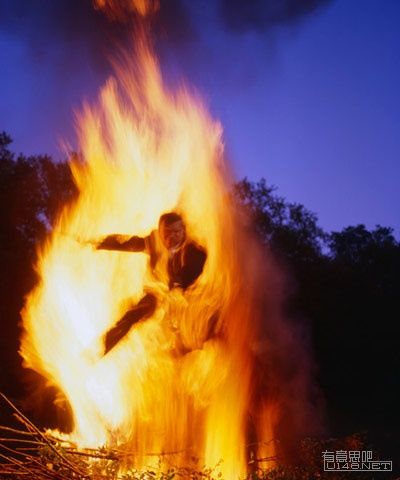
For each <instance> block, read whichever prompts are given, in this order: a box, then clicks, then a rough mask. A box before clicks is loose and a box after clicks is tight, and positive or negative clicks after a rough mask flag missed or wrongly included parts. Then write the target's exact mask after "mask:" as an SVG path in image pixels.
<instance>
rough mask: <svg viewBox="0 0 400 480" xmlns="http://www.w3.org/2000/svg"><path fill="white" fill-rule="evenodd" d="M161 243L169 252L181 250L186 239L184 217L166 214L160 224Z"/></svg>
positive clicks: (171, 213) (172, 213) (173, 213)
mask: <svg viewBox="0 0 400 480" xmlns="http://www.w3.org/2000/svg"><path fill="white" fill-rule="evenodd" d="M158 231H159V233H160V237H161V241H162V243H163V245H164V246H165V248H167V249H168V250H171V249H175V248H179V247H180V246H181V245H182V244H183V242H184V241H185V238H186V228H185V224H184V222H183V220H182V217H181V216H180V215H179V214H178V213H175V212H169V213H164V215H161V217H160V220H159V222H158Z"/></svg>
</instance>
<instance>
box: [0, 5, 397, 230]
mask: <svg viewBox="0 0 400 480" xmlns="http://www.w3.org/2000/svg"><path fill="white" fill-rule="evenodd" d="M164 1H165V4H166V5H167V7H165V10H164V11H163V12H162V13H163V15H164V17H163V18H164V20H163V22H164V23H163V22H160V23H161V29H160V30H161V31H163V32H164V34H163V36H162V37H159V38H160V39H159V48H160V52H161V57H162V64H163V69H164V71H165V74H166V76H167V78H168V79H169V81H170V82H171V83H173V82H174V81H179V80H180V79H182V78H184V79H185V80H186V81H187V82H188V83H190V84H191V85H192V86H193V87H194V88H196V89H197V90H198V91H200V93H201V95H202V97H203V98H204V100H205V102H206V104H208V106H209V108H210V109H211V111H212V112H213V115H214V116H215V117H217V118H219V119H220V120H221V122H222V124H223V126H224V129H225V142H226V148H227V152H228V154H229V158H230V160H231V161H232V163H233V166H234V169H235V172H236V176H237V178H242V177H244V176H247V177H249V178H250V179H251V180H258V179H260V178H261V177H265V178H266V179H267V181H268V183H269V184H274V185H276V187H277V193H278V194H280V195H281V196H283V197H285V198H286V199H287V200H290V201H297V202H300V203H303V204H304V205H305V206H306V207H307V208H308V209H310V210H312V211H314V212H315V213H317V214H318V216H319V220H320V224H321V226H322V227H324V228H325V229H327V230H338V229H341V228H343V227H344V226H347V225H349V224H352V225H354V224H357V223H365V224H366V225H367V227H369V228H373V227H374V226H375V224H378V223H379V224H381V225H385V226H392V227H395V232H396V236H397V237H399V234H400V209H399V206H400V135H399V132H400V95H399V86H400V28H399V20H400V2H399V1H398V0H384V1H382V0H362V1H360V0H289V1H286V2H283V0H251V1H250V0H249V1H248V2H247V3H246V2H243V1H239V0H192V1H190V0H168V1H166V0H164ZM68 2H69V3H68ZM68 2H66V0H35V1H33V0H0V65H1V75H0V131H1V130H5V131H7V132H8V133H10V134H11V136H12V137H13V139H14V150H16V151H18V152H23V153H25V154H35V153H50V154H52V155H53V156H54V157H55V158H62V157H63V155H62V153H61V152H60V150H59V148H58V144H59V140H60V138H67V139H71V138H73V109H76V108H79V105H80V103H81V101H82V100H83V99H92V100H94V99H95V98H96V94H97V90H98V87H99V86H100V85H101V84H102V83H103V82H104V80H105V78H106V77H107V76H108V75H109V74H110V71H109V68H108V66H107V62H106V61H105V60H104V55H103V50H104V46H105V45H106V46H107V47H110V45H112V44H113V43H112V42H113V41H114V40H115V38H118V39H119V40H120V41H121V38H122V35H121V32H122V31H123V30H124V27H120V26H117V25H115V24H114V25H112V26H111V27H110V26H109V25H106V21H105V20H102V19H100V18H99V15H98V14H96V16H94V15H93V14H92V13H91V12H90V10H89V9H90V5H89V4H88V3H87V7H88V9H86V8H82V4H83V3H85V2H87V0H68ZM161 2H163V0H161ZM67 4H68V14H66V11H65V10H63V8H65V6H66V5H67ZM249 5H250V6H249ZM282 5H286V7H283V6H282ZM288 5H290V6H291V8H289V7H287V6H288ZM110 30H112V33H113V34H114V35H113V37H112V38H113V40H112V41H111V40H110V41H109V42H108V38H111V36H109V35H108V34H109V33H110ZM119 36H121V38H120V37H119ZM161 38H162V39H161Z"/></svg>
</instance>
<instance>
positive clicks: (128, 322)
mask: <svg viewBox="0 0 400 480" xmlns="http://www.w3.org/2000/svg"><path fill="white" fill-rule="evenodd" d="M160 245H161V249H160ZM157 247H158V248H157ZM96 248H97V249H106V250H120V251H128V252H143V251H145V252H146V253H148V254H149V256H150V266H151V267H152V271H153V274H154V275H157V265H158V263H161V262H160V257H161V259H162V257H163V256H164V257H165V256H166V255H168V259H167V260H166V261H165V258H164V262H163V263H164V267H166V268H167V276H168V288H169V289H170V290H171V289H174V288H181V289H182V291H184V290H186V289H187V288H188V287H190V286H191V285H192V284H193V283H194V282H195V281H196V280H197V278H198V277H199V275H200V274H201V272H202V271H203V267H204V262H205V261H206V257H207V254H206V252H205V251H204V249H203V248H201V247H199V246H198V245H196V244H195V243H194V242H192V241H190V240H189V239H188V238H187V235H186V228H185V224H184V222H183V219H182V217H181V216H180V215H179V214H178V213H176V212H170V213H165V214H164V215H162V216H161V217H160V220H159V222H158V231H153V232H152V233H151V234H150V235H149V236H147V237H145V238H141V237H137V236H134V237H131V238H128V239H121V237H120V236H119V235H110V236H108V237H106V238H105V239H103V240H102V241H101V242H100V243H98V244H97V245H96ZM163 254H164V255H163ZM163 276H164V277H165V273H164V275H163ZM156 306H157V297H156V293H155V292H147V293H146V295H145V296H144V297H143V298H141V300H140V301H139V303H138V304H137V305H135V306H134V307H133V308H130V309H129V310H128V311H127V312H126V313H125V314H124V316H123V317H122V318H121V320H119V321H118V323H117V324H116V325H115V326H114V327H113V328H112V329H111V330H109V331H108V332H107V334H106V336H105V353H107V352H109V351H110V350H111V349H112V348H113V347H114V346H115V345H116V344H117V343H118V342H119V341H120V340H121V339H122V338H123V337H124V336H125V335H126V334H127V333H128V332H129V330H130V329H131V327H132V326H133V325H135V324H136V323H137V322H139V321H140V320H142V319H145V318H148V317H150V316H151V315H153V314H154V310H155V308H156ZM215 320H216V317H215V315H214V316H213V317H212V319H210V323H211V325H210V328H209V335H211V334H212V333H213V332H212V331H213V330H214V328H213V327H214V324H215ZM177 333H178V332H177ZM209 335H207V339H208V337H209ZM207 339H206V340H207ZM180 347H181V348H179V346H178V345H176V346H175V348H176V349H177V350H176V351H177V353H179V350H182V347H183V345H181V346H180ZM183 348H184V347H183Z"/></svg>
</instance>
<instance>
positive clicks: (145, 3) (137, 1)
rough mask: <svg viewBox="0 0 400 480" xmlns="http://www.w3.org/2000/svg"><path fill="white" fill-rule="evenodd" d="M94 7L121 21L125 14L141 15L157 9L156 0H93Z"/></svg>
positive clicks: (145, 15) (146, 14)
mask: <svg viewBox="0 0 400 480" xmlns="http://www.w3.org/2000/svg"><path fill="white" fill-rule="evenodd" d="M93 4H94V7H95V8H97V9H99V10H102V11H103V12H105V13H106V14H107V15H108V16H109V17H110V18H111V19H113V20H118V21H121V20H123V19H124V18H126V15H127V14H130V13H137V14H139V15H140V16H141V17H147V16H148V15H150V14H152V13H155V12H156V11H157V10H158V9H159V2H158V0H126V1H125V2H121V0H93Z"/></svg>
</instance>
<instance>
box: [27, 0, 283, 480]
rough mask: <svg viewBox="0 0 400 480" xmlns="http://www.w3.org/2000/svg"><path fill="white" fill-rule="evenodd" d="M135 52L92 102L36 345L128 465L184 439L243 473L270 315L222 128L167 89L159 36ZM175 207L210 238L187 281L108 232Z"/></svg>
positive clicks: (32, 336)
mask: <svg viewBox="0 0 400 480" xmlns="http://www.w3.org/2000/svg"><path fill="white" fill-rule="evenodd" d="M98 3H99V4H100V3H101V2H100V0H99V2H98ZM135 53H136V54H135V55H132V56H129V55H128V54H126V55H124V56H123V58H121V59H120V61H119V63H118V64H117V66H116V78H112V79H110V80H109V81H108V82H107V84H106V85H105V86H104V87H103V89H102V90H101V92H100V97H99V102H98V105H97V106H89V105H85V106H84V108H83V111H82V112H81V114H80V115H79V116H78V135H79V141H80V147H81V152H82V155H81V157H80V158H79V159H75V160H74V161H73V162H72V163H71V169H72V172H73V176H74V179H75V182H76V185H77V187H78V190H79V195H78V198H77V200H76V201H75V203H74V204H73V205H70V206H67V207H66V208H65V209H64V211H63V212H62V213H61V215H60V217H59V219H58V222H57V224H56V225H55V226H54V228H53V230H52V233H51V235H50V238H49V239H48V240H47V242H46V243H45V244H44V245H42V247H41V249H40V252H39V260H38V264H37V271H38V273H39V277H40V281H39V282H38V284H37V286H36V288H35V289H34V290H33V291H32V292H31V294H30V295H29V296H28V298H27V300H26V305H25V308H24V311H23V325H24V335H23V338H22V342H21V349H20V351H21V355H22V356H23V359H24V364H25V366H26V367H29V368H32V369H34V370H36V371H37V372H39V373H41V374H42V375H43V376H45V377H46V378H47V379H48V381H49V382H50V383H51V384H53V385H55V386H57V387H58V388H59V389H60V390H61V391H62V392H63V394H64V395H65V397H66V399H67V401H68V403H69V405H70V407H71V409H72V412H73V422H74V429H73V432H72V433H71V434H70V438H71V439H72V440H73V441H74V442H76V444H77V445H79V446H80V447H92V448H94V447H98V446H101V445H108V446H118V448H120V449H123V450H124V451H126V452H127V453H128V454H129V455H130V457H129V459H130V461H129V465H127V467H126V468H129V467H130V466H135V467H142V466H148V465H149V464H151V462H152V461H153V462H154V465H155V466H157V465H158V461H159V459H158V458H157V456H150V457H149V454H154V453H160V454H163V453H168V452H177V453H176V454H175V455H174V457H173V463H174V464H176V465H190V464H191V462H192V459H193V458H194V457H197V458H199V459H200V462H201V465H208V466H210V467H216V466H217V465H218V467H216V468H217V469H218V470H219V471H220V472H221V474H222V476H223V478H226V479H234V478H238V476H239V475H243V474H245V473H246V471H247V458H246V456H247V452H246V443H248V423H249V421H248V418H249V409H250V407H251V405H250V404H251V397H252V388H253V387H252V378H253V369H254V360H253V357H254V355H253V354H252V353H251V348H250V347H251V345H252V342H253V340H254V338H255V336H256V335H257V319H256V313H255V310H254V299H253V291H252V284H253V283H254V280H253V281H252V275H253V274H254V269H252V267H251V266H250V264H251V263H252V260H251V259H249V255H251V253H249V251H246V245H244V246H243V238H242V237H243V235H242V234H241V233H240V227H239V224H238V216H239V215H238V212H236V211H235V210H234V209H233V206H232V203H231V201H230V195H229V190H230V186H231V181H232V178H231V176H230V174H229V169H228V168H227V166H226V164H225V162H224V156H223V151H224V148H223V143H222V127H221V125H220V124H219V123H218V122H217V121H215V120H213V119H212V118H211V117H210V115H209V114H208V112H207V110H206V108H205V107H204V105H203V104H202V102H201V100H200V99H199V98H197V96H196V95H194V94H192V93H190V92H189V91H188V90H187V89H186V88H185V87H182V88H180V89H179V90H178V91H177V92H175V93H171V92H170V91H168V90H167V89H166V87H165V86H164V84H163V79H162V76H161V72H160V69H159V66H158V63H157V60H156V58H155V56H154V53H153V51H152V49H151V47H150V46H149V43H148V41H147V40H146V37H144V36H142V37H140V39H138V40H137V43H136V52H135ZM132 58H135V61H133V60H132ZM172 210H176V211H179V212H180V213H181V214H182V216H183V218H184V219H185V223H186V226H187V231H188V235H189V236H190V237H191V238H193V239H194V240H195V241H196V242H197V243H198V244H199V245H201V246H203V247H204V248H205V249H206V251H207V260H206V263H205V267H204V270H203V273H202V274H201V275H200V277H199V278H198V280H197V281H196V283H195V284H194V285H193V286H192V287H191V288H190V289H189V290H188V291H186V292H185V293H183V292H182V291H180V290H179V289H174V290H168V288H167V286H166V285H167V281H166V279H165V269H164V273H163V271H162V268H160V272H159V277H158V278H156V277H155V276H154V275H152V273H151V271H150V269H149V266H148V258H147V256H146V255H145V254H144V253H126V252H112V251H101V250H96V248H95V247H94V246H93V243H92V241H94V240H99V239H101V238H103V237H104V236H105V235H108V234H112V233H119V234H122V235H127V236H132V235H139V236H145V235H148V234H149V233H150V232H151V231H152V230H154V229H157V224H158V219H159V217H160V215H162V214H163V213H165V212H167V211H172ZM163 275H164V277H163ZM149 288H150V289H151V290H152V291H153V292H156V296H157V299H158V306H157V309H156V312H155V314H154V315H153V316H152V317H151V318H150V319H148V320H146V321H144V322H141V323H140V324H138V325H136V326H135V327H134V328H132V330H131V331H130V332H129V334H128V335H127V336H126V337H125V338H124V339H123V340H122V341H121V342H120V343H119V344H118V345H117V346H116V347H115V348H114V349H113V350H111V351H110V352H109V353H108V354H107V355H105V356H103V354H102V352H103V335H104V333H105V332H106V331H107V330H108V329H109V328H110V327H112V326H113V325H114V324H115V323H116V322H117V321H118V320H119V319H120V318H121V316H122V315H123V314H124V312H126V310H127V309H128V308H129V305H130V304H132V303H133V304H134V303H137V302H138V301H139V300H140V298H141V297H142V296H143V294H144V292H145V291H146V290H147V289H149ZM212 318H214V320H215V319H217V322H216V326H215V329H214V331H213V335H211V336H210V335H208V332H209V330H210V322H211V319H212ZM177 343H179V344H180V345H181V346H182V345H183V347H184V351H185V352H186V353H185V354H183V353H180V354H177V349H176V345H177ZM260 409H261V410H260V415H259V418H260V419H262V425H261V424H258V425H257V428H256V430H257V431H258V436H259V440H268V439H270V437H269V438H262V436H263V434H264V433H265V432H267V434H268V435H271V432H272V427H273V423H274V415H272V414H271V411H272V410H271V411H269V410H268V406H266V405H265V404H264V405H263V406H262V407H261V406H260ZM260 421H261V420H260ZM263 432H264V433H263ZM267 453H269V454H271V453H273V452H272V451H271V448H269V452H267ZM262 454H263V456H265V448H264V450H263V453H262ZM152 459H153V460H152Z"/></svg>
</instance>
